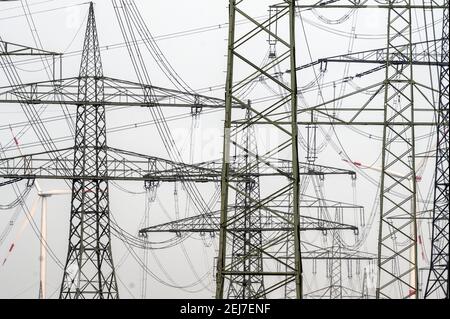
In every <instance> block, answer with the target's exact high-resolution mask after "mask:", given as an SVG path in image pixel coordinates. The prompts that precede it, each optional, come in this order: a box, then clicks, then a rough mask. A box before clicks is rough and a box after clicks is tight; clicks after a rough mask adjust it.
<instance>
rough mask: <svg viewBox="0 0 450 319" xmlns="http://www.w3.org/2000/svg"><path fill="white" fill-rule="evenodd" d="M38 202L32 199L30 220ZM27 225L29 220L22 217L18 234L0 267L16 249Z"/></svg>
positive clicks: (37, 198) (36, 199) (37, 199)
mask: <svg viewBox="0 0 450 319" xmlns="http://www.w3.org/2000/svg"><path fill="white" fill-rule="evenodd" d="M38 201H39V197H36V198H35V199H34V201H33V205H32V206H31V210H30V218H33V216H34V213H35V212H36V208H37V204H38ZM25 214H26V213H25ZM29 223H30V219H29V218H28V217H27V216H24V219H23V221H22V224H21V226H20V228H19V230H18V232H17V234H16V237H15V238H14V240H13V241H12V243H11V245H10V246H9V249H8V252H7V254H6V257H5V259H3V263H2V266H4V265H5V263H6V260H7V259H8V257H9V256H10V255H11V253H12V251H13V249H14V247H16V243H17V242H18V241H19V239H20V237H22V234H23V232H24V230H25V228H26V227H27V226H28V224H29Z"/></svg>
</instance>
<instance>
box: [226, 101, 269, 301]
mask: <svg viewBox="0 0 450 319" xmlns="http://www.w3.org/2000/svg"><path fill="white" fill-rule="evenodd" d="M250 118H251V112H250V111H249V110H247V115H246V119H247V120H249V119H250ZM241 145H242V146H243V147H244V148H245V150H244V151H242V152H241V153H242V154H241V156H240V157H239V158H238V162H237V169H239V170H241V171H242V173H243V174H244V175H248V174H258V172H259V169H258V166H257V165H254V164H255V163H254V160H252V158H251V157H250V156H249V155H248V153H252V154H258V151H257V144H256V136H255V128H254V127H253V125H251V124H248V127H247V128H246V129H245V130H244V132H243V136H242V141H241ZM236 188H237V192H236V198H235V204H236V207H235V210H234V214H235V215H234V216H235V217H238V216H243V218H237V219H236V223H233V227H234V228H236V229H239V230H237V231H235V232H232V253H231V265H232V269H233V270H234V271H242V272H243V273H242V274H237V275H233V276H230V285H229V287H228V298H229V299H252V298H254V297H255V296H259V295H261V292H262V291H264V281H263V276H262V275H260V273H261V272H262V271H263V255H262V253H261V251H260V250H257V249H254V247H261V246H262V231H261V226H262V225H261V210H259V209H256V210H251V209H250V208H251V202H250V201H249V198H254V199H256V200H258V199H259V198H260V193H259V191H260V190H259V177H256V178H253V179H251V180H245V181H242V182H238V183H236ZM247 256H248V257H247ZM243 257H244V258H243ZM252 273H254V274H252ZM247 274H248V275H247Z"/></svg>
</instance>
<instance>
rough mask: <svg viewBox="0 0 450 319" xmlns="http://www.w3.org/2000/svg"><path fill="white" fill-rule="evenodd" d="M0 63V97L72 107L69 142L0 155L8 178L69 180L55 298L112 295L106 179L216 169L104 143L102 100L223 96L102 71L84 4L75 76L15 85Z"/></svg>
mask: <svg viewBox="0 0 450 319" xmlns="http://www.w3.org/2000/svg"><path fill="white" fill-rule="evenodd" d="M6 49H7V48H6V47H4V46H2V47H1V52H3V53H5V50H6ZM9 52H10V53H13V52H11V51H9ZM14 52H15V53H17V51H14ZM6 55H7V54H3V56H2V57H1V58H2V59H3V57H4V56H6ZM9 55H12V54H9ZM9 55H8V56H9ZM2 66H3V67H4V68H5V72H6V74H7V76H8V80H9V81H10V87H7V88H2V89H1V91H2V92H1V93H0V95H1V98H0V103H7V104H9V103H18V104H20V105H21V106H22V107H23V109H24V110H25V111H26V112H33V107H34V105H39V104H50V105H54V104H65V105H67V104H72V105H76V107H77V117H76V134H75V146H74V147H71V148H66V149H56V148H54V147H52V148H50V149H46V151H44V152H40V153H36V154H26V155H20V156H16V157H13V158H9V159H2V160H1V164H0V166H2V169H0V177H2V178H7V179H12V180H13V181H16V180H18V179H24V178H27V179H35V178H44V179H48V178H50V179H70V180H72V202H71V203H72V204H71V217H70V233H69V249H68V255H67V261H66V265H65V269H64V276H63V282H62V285H61V291H60V298H101V299H103V298H118V297H119V292H118V289H117V282H116V278H115V272H114V263H113V258H112V253H111V236H110V219H109V194H108V181H109V180H114V179H115V180H129V181H161V180H162V181H172V182H173V181H179V180H183V181H202V182H205V181H210V180H213V181H217V179H218V176H220V173H217V172H216V171H212V170H209V169H203V168H198V167H195V166H192V165H191V166H189V165H185V164H183V163H174V162H171V161H166V160H163V159H159V158H155V157H151V156H145V155H142V154H136V153H132V152H129V151H121V150H117V149H113V148H110V147H108V146H107V144H106V117H105V107H106V106H107V105H130V106H144V107H154V106H155V105H159V106H168V107H189V108H191V107H192V106H193V105H194V104H195V105H196V106H198V107H216V108H220V107H222V108H223V103H222V102H221V100H219V99H214V98H209V97H205V96H200V95H198V94H191V93H186V92H180V91H176V90H170V89H164V88H158V87H153V86H150V85H146V84H141V83H133V82H129V81H122V80H117V79H112V78H107V77H105V76H104V75H103V70H102V63H101V57H100V48H99V43H98V37H97V30H96V23H95V16H94V9H93V4H92V3H91V4H90V6H89V15H88V20H87V27H86V34H85V39H84V47H83V53H82V59H81V66H80V73H79V75H78V76H77V77H73V78H65V79H58V80H53V81H45V82H38V83H28V84H22V83H21V82H20V77H19V76H18V74H17V71H16V70H15V68H14V64H13V63H5V64H2ZM27 115H28V113H27ZM36 123H39V122H36ZM36 123H34V122H32V123H31V125H32V126H34V125H37V124H36ZM47 143H48V141H47ZM39 157H40V158H39ZM10 165H12V166H10ZM188 167H190V168H188ZM186 169H187V170H186ZM191 169H192V170H191ZM188 170H191V173H192V174H193V175H191V173H189V172H187V171H188ZM189 175H190V176H189ZM211 175H212V177H211Z"/></svg>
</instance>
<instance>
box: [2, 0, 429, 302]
mask: <svg viewBox="0 0 450 319" xmlns="http://www.w3.org/2000/svg"><path fill="white" fill-rule="evenodd" d="M22 2H23V3H24V1H22ZM136 3H137V4H138V6H139V8H140V9H141V13H142V15H143V17H144V19H145V21H146V23H147V26H148V27H149V29H150V31H151V32H152V34H153V36H154V37H155V38H156V39H158V45H159V46H160V48H161V50H162V51H163V52H164V55H165V56H166V57H167V59H168V60H169V61H170V63H171V64H172V66H173V67H174V69H175V70H176V71H177V73H178V74H179V75H180V76H181V77H182V78H183V79H184V80H185V81H186V82H187V83H188V84H189V85H190V86H191V87H192V88H194V89H203V88H208V87H215V86H217V85H223V84H224V83H225V75H226V74H225V71H226V47H227V42H226V40H227V25H226V23H227V19H228V9H227V1H224V0H220V1H219V0H216V1H208V0H196V1H181V0H175V1H164V0H153V1H136ZM265 3H267V4H268V3H272V1H265ZM28 4H29V6H30V10H31V12H33V19H34V22H35V27H36V30H37V33H38V34H39V37H40V40H41V42H42V44H43V46H44V48H45V49H47V50H51V51H56V52H62V53H64V54H66V55H67V57H65V58H64V60H63V61H64V63H63V76H64V77H69V76H75V75H77V73H78V69H79V63H80V55H79V54H77V52H78V51H79V50H81V48H82V40H83V35H84V29H85V23H86V16H87V10H88V5H87V4H86V3H85V2H84V1H75V0H73V1H72V0H59V1H55V0H53V1H52V0H48V1H44V0H29V1H28ZM264 8H265V7H263V6H261V5H260V3H259V4H258V5H255V12H254V14H255V16H261V15H266V14H267V10H266V9H264ZM256 12H257V13H256ZM95 13H96V20H97V27H98V34H99V41H100V45H101V46H110V47H108V48H104V50H102V60H103V66H104V74H105V75H107V76H111V77H115V78H121V79H129V80H133V81H134V80H136V75H135V73H134V70H133V68H132V65H131V63H130V59H129V57H128V54H127V52H126V49H125V48H124V47H123V46H122V47H120V48H116V47H115V46H114V45H115V44H120V43H123V39H122V35H121V32H120V29H119V26H118V23H117V20H116V17H115V14H114V10H113V7H112V3H111V1H107V0H102V1H95ZM347 16H348V17H347ZM302 17H303V18H304V19H303V24H302V23H300V19H299V18H298V19H297V30H296V32H297V60H298V64H299V65H301V64H304V63H309V62H311V60H317V59H318V58H320V57H323V56H332V55H336V54H343V53H346V52H349V51H353V52H356V51H360V50H366V49H372V48H379V47H383V46H385V39H384V35H385V32H386V30H385V29H386V15H385V12H383V11H380V10H365V11H364V10H362V11H361V12H358V13H354V12H351V11H339V12H334V13H332V12H322V11H320V12H305V13H303V14H302ZM339 17H341V18H342V19H341V20H342V23H339V24H337V23H334V24H333V23H332V24H330V23H328V24H327V23H326V21H327V19H328V22H330V21H337V20H338V19H339ZM415 18H416V20H415V21H416V22H415V23H416V26H417V25H418V26H421V25H422V24H423V23H422V20H421V17H420V16H416V17H415ZM206 27H208V28H206ZM352 28H355V30H356V31H355V32H356V36H355V35H353V39H352ZM189 30H192V32H189V33H187V32H185V31H189ZM0 36H1V37H2V39H3V40H5V41H10V42H15V43H20V44H25V45H29V46H35V43H34V40H33V37H32V31H31V30H30V26H29V23H28V22H27V19H26V17H25V16H24V9H23V7H22V5H21V2H20V1H18V2H12V3H0ZM415 37H418V35H417V34H415ZM417 40H420V39H419V38H417ZM254 50H255V60H256V61H257V62H258V63H260V61H259V59H260V57H259V56H260V55H261V56H263V55H264V54H266V52H267V50H268V46H267V44H266V43H265V41H261V46H260V47H257V48H256V47H255V48H254ZM19 60H20V59H19ZM146 62H148V63H147V65H148V68H149V73H150V77H151V80H152V84H154V85H157V86H163V87H169V88H173V86H172V85H171V83H170V82H169V81H168V80H167V78H165V77H164V76H163V74H162V73H161V72H160V70H159V69H158V68H157V67H156V65H155V63H154V62H153V61H152V60H151V58H150V56H147V57H146ZM17 68H18V70H19V72H20V76H21V78H22V81H23V82H33V81H39V80H47V79H48V78H47V75H46V73H45V72H44V70H43V69H42V68H43V65H42V63H41V62H40V61H35V62H33V63H26V64H20V65H18V66H17ZM366 69H367V67H361V66H351V67H350V69H349V70H347V71H346V70H345V68H344V66H343V65H339V66H333V68H331V67H330V68H329V70H328V71H327V72H326V73H325V74H324V75H323V80H322V81H323V83H332V82H333V81H338V80H339V79H341V78H343V77H345V76H349V75H354V74H356V73H357V72H360V71H362V70H366ZM283 71H284V70H283ZM382 73H383V72H382ZM417 74H418V75H417V76H418V77H420V78H421V79H423V81H424V82H426V81H427V80H428V79H427V73H426V71H422V70H418V71H417ZM314 76H315V75H314V73H313V72H311V71H304V72H299V74H298V84H299V87H301V88H302V87H307V86H308V84H309V83H310V82H311V81H313V80H314ZM383 76H384V73H383V74H381V73H377V74H375V75H373V76H370V77H368V78H362V79H355V80H354V81H350V82H349V83H347V84H338V85H337V88H336V87H335V89H336V90H337V91H338V92H349V91H352V90H354V89H355V87H357V86H364V85H366V84H367V83H370V82H371V81H380V80H382V78H383ZM286 79H287V77H286ZM7 85H8V82H7V80H6V78H5V76H4V75H3V73H1V72H0V86H7ZM258 86H259V88H258V89H257V90H256V93H255V94H254V96H253V97H256V95H258V94H266V95H268V96H269V95H271V94H273V92H271V91H270V90H269V89H267V88H265V87H264V85H263V83H259V84H258ZM330 90H331V89H330ZM330 90H327V91H326V92H324V94H327V95H328V97H329V96H331V94H332V91H330ZM207 94H209V95H212V96H215V97H219V98H223V97H224V90H223V88H219V89H218V90H211V91H210V92H208V93H207ZM304 96H305V99H306V100H305V101H306V103H307V104H309V105H313V104H314V103H316V102H317V100H318V92H317V91H311V92H309V93H305V94H304ZM361 99H363V98H360V100H359V101H361ZM355 101H356V102H358V100H353V101H352V102H355ZM356 102H355V103H356ZM306 103H304V101H300V105H301V107H306V106H307V105H306ZM71 110H72V111H73V108H72V109H71ZM186 112H189V110H188V109H186V110H182V111H176V110H165V114H166V116H170V115H174V114H180V113H186ZM60 114H61V111H60V110H59V109H56V108H47V109H46V111H45V112H44V113H43V117H50V116H56V115H60ZM24 119H25V116H24V114H23V113H22V112H21V110H20V109H19V107H18V106H17V105H3V104H2V105H1V109H0V143H1V145H2V146H5V145H8V143H10V141H11V140H12V135H13V134H14V133H15V132H16V131H19V130H20V128H17V129H13V133H12V132H11V130H10V129H9V128H8V125H10V124H12V123H16V122H20V121H24ZM150 119H151V117H150V115H149V113H148V111H147V110H143V109H133V110H131V109H126V110H119V111H117V110H115V111H108V113H107V121H108V122H107V123H108V127H110V128H111V127H116V126H120V125H125V124H133V123H138V122H141V121H144V120H145V121H149V120H150ZM222 120H223V112H222V111H219V112H214V113H211V114H205V115H202V116H201V117H200V119H199V120H198V124H197V125H198V127H194V128H192V127H193V125H192V121H193V120H192V119H191V118H189V117H188V118H185V119H183V120H181V121H174V122H171V123H169V126H170V128H171V130H172V132H173V135H174V137H175V141H176V143H177V145H178V147H179V149H180V150H181V151H182V154H183V157H184V159H185V161H189V158H190V154H189V145H190V144H191V141H190V136H191V135H193V136H194V138H193V140H194V142H193V145H194V150H195V152H194V154H193V160H194V162H198V161H205V160H210V159H216V158H220V157H221V151H222V127H223V121H222ZM48 129H49V131H50V132H51V134H52V137H54V138H58V137H67V136H68V135H69V130H68V128H67V124H66V123H65V122H64V121H59V122H52V123H49V124H48ZM319 132H320V133H319V134H318V144H319V145H323V148H322V149H321V150H320V151H321V152H320V154H319V159H318V163H320V164H323V165H329V166H337V167H340V168H347V169H355V168H354V167H352V166H349V165H348V164H346V163H345V162H343V161H342V154H341V153H342V150H345V152H346V153H347V154H349V156H350V157H351V158H352V159H354V160H356V161H360V162H362V163H365V164H367V165H373V167H375V168H376V167H379V166H380V163H381V162H380V150H381V142H380V140H379V137H380V136H381V132H382V131H381V129H380V128H358V130H356V129H353V130H351V129H348V128H336V130H335V131H329V129H328V128H324V130H323V131H319ZM257 133H258V138H259V140H258V141H259V142H261V143H267V142H268V139H270V138H276V137H273V136H268V135H267V132H265V131H264V129H259V128H258V129H257ZM300 133H301V134H302V136H305V129H304V128H300ZM427 134H428V135H429V134H430V131H429V129H422V130H421V131H420V132H418V135H419V136H425V137H424V138H423V139H421V140H420V141H419V142H418V146H417V147H418V150H419V152H422V151H425V150H427V149H428V148H430V145H433V144H434V141H433V138H428V137H427V136H426V135H427ZM336 137H337V138H336ZM377 137H378V138H377ZM36 140H37V139H36V136H35V135H34V134H33V133H32V131H31V130H30V131H29V132H28V133H27V134H25V135H24V136H23V137H22V138H21V139H20V141H19V142H20V143H21V144H23V145H26V144H27V143H31V142H35V141H36ZM108 144H109V145H110V146H114V147H117V148H122V149H130V150H132V151H136V152H139V153H144V154H149V155H154V156H160V157H163V158H168V155H167V153H166V152H165V150H164V148H163V144H162V142H161V139H160V138H159V136H158V133H157V130H156V129H155V127H153V126H145V127H141V128H136V129H132V130H127V131H123V132H120V133H111V134H109V135H108ZM58 145H59V146H61V147H64V146H71V145H73V141H71V140H70V139H69V140H66V141H64V142H61V143H58ZM39 149H40V148H39V147H29V148H24V150H23V153H27V152H32V151H36V150H39ZM6 154H8V155H9V156H12V155H17V154H18V151H17V149H16V148H14V147H10V149H9V150H8V151H7V152H6ZM304 158H305V153H304V150H303V148H301V159H302V161H303V160H304ZM432 171H433V163H432V161H428V162H424V166H423V169H422V171H421V174H422V175H423V181H422V182H421V183H420V184H419V187H420V189H421V196H422V198H424V199H426V198H427V194H428V192H429V189H430V182H431V178H432ZM358 173H361V175H360V176H359V177H358V179H357V180H356V181H353V182H352V181H351V180H350V178H349V177H347V176H345V177H330V178H329V179H327V180H326V181H325V182H324V185H323V190H324V192H325V194H326V195H325V196H326V197H327V198H329V199H333V200H340V201H345V202H349V203H356V204H359V205H363V206H364V207H365V216H366V222H367V223H369V222H372V223H373V225H372V227H371V228H369V227H368V228H367V230H369V229H372V230H371V231H370V232H369V234H368V235H367V240H366V243H365V244H364V245H363V246H362V247H360V248H361V249H362V250H367V251H370V252H372V253H375V252H376V249H375V248H376V246H375V245H376V235H377V233H376V232H377V221H378V218H377V216H376V215H375V214H374V213H373V212H375V211H376V209H377V206H376V199H377V197H376V191H377V187H376V185H374V183H376V182H377V181H378V180H379V172H378V171H377V170H370V169H367V170H364V171H363V172H358ZM374 181H375V182H374ZM40 185H41V187H42V188H43V189H44V190H50V189H68V187H67V185H66V184H65V183H63V182H51V181H40ZM18 186H19V189H23V188H24V185H23V183H22V184H18ZM216 186H217V185H212V184H210V185H199V189H200V190H201V191H202V193H203V194H204V195H205V198H207V199H209V197H210V196H211V195H212V194H213V193H214V191H215V189H216V188H215V187H216ZM305 187H306V186H305ZM178 188H181V186H180V185H178ZM110 189H111V199H110V201H111V212H112V215H113V216H114V218H115V219H116V220H117V222H118V224H119V225H121V227H122V228H124V229H125V230H127V231H128V232H130V233H132V234H137V230H138V229H139V228H140V227H139V225H140V223H141V221H142V218H143V215H144V212H145V194H144V193H143V185H141V184H139V183H121V184H120V186H119V187H118V186H117V185H114V184H112V185H110ZM306 189H307V192H308V193H309V194H310V195H314V187H313V185H312V184H311V183H310V184H309V187H307V188H306ZM124 190H126V191H124ZM173 192H174V185H173V184H167V185H162V186H161V187H160V188H159V189H158V193H157V200H156V201H155V202H153V203H152V204H151V208H150V224H157V223H161V222H166V221H169V220H171V219H175V217H176V216H175V214H174V209H175V208H174V196H173ZM13 198H15V195H14V192H13V189H12V187H11V186H7V187H3V188H2V189H0V204H6V203H7V202H8V201H10V200H12V199H13ZM36 199H37V195H36V191H35V190H32V191H31V193H30V194H29V196H28V198H27V201H26V202H27V206H28V208H31V206H32V203H33V201H34V200H36ZM69 204H70V196H69V195H62V196H58V198H56V197H55V198H53V197H52V198H49V200H48V243H49V246H50V248H51V249H52V251H53V252H54V255H55V256H56V257H57V258H58V259H59V260H60V261H61V262H62V263H64V260H65V258H66V252H67V251H66V250H67V243H66V241H67V237H68V226H69V225H68V218H69ZM427 205H428V206H427ZM180 207H181V209H180V211H181V216H185V215H193V214H194V213H195V212H194V210H193V209H192V208H189V207H188V208H186V195H185V193H184V192H183V190H182V189H181V196H180ZM421 207H422V208H430V207H429V204H421ZM214 209H218V206H217V205H216V206H215V207H214ZM39 212H40V210H39V209H38V210H37V212H36V215H35V216H34V220H35V222H36V225H39V221H40V218H39ZM370 217H371V218H370ZM355 219H357V218H355V215H353V214H352V216H349V217H346V220H345V221H346V222H349V223H357V220H355ZM11 220H12V221H14V222H13V224H14V225H10V224H11V222H10V221H11ZM25 220H26V218H25V215H24V213H23V211H22V210H21V209H19V210H17V212H15V210H6V211H5V210H0V234H1V233H2V232H5V231H8V229H10V232H9V235H8V236H7V237H6V238H5V239H4V241H3V242H1V245H0V262H3V258H4V257H5V256H7V255H8V249H9V248H10V244H11V243H12V242H14V243H15V247H14V250H13V251H12V253H11V254H10V255H8V260H7V262H6V263H5V265H3V266H1V265H0V298H36V297H37V294H38V283H39V242H38V240H37V237H36V230H34V231H33V228H32V227H30V225H28V226H26V227H25V228H24V231H23V233H21V232H20V228H21V225H23V224H24V223H25V222H24V221H25ZM423 232H424V233H423V235H424V238H428V237H429V234H428V232H429V229H428V227H427V225H424V226H423ZM304 236H305V237H304V238H305V239H308V240H310V241H312V242H319V243H320V242H322V243H323V242H324V241H325V240H326V238H327V237H326V236H322V235H321V234H318V233H307V234H306V233H305V235H304ZM321 236H322V237H321ZM17 237H18V238H17ZM171 237H173V236H172V235H160V236H155V237H154V240H155V241H158V240H165V239H168V238H171ZM347 239H348V241H349V243H352V242H353V241H354V238H353V235H351V234H350V235H349V236H348V238H347ZM327 240H330V239H329V236H328V239H327ZM216 248H217V238H210V236H209V235H205V237H200V236H199V235H193V236H192V238H189V239H186V240H185V241H183V244H182V245H181V246H180V245H179V246H176V247H172V248H168V249H158V250H151V251H150V252H149V256H150V261H149V266H148V268H149V269H150V270H151V271H152V273H154V274H155V277H157V278H158V280H156V279H155V278H152V277H151V276H150V275H149V276H148V291H147V294H146V297H147V298H210V297H212V296H213V294H214V293H213V292H214V277H213V275H214V273H213V272H214V267H215V259H214V258H215V256H216V250H215V249H216ZM420 249H428V247H425V248H420ZM136 253H137V254H138V255H139V256H140V257H141V258H142V256H143V252H142V251H139V250H136ZM113 255H114V258H115V263H116V266H117V275H118V280H119V282H118V283H119V289H120V294H121V297H125V298H133V297H136V298H139V297H140V295H141V281H142V270H141V268H140V267H139V265H138V264H137V263H136V261H135V260H134V259H133V258H132V257H131V256H129V254H128V253H127V249H126V248H125V247H124V245H123V244H122V243H121V242H120V241H119V240H117V239H116V238H114V239H113ZM48 262H49V271H48V292H49V295H50V297H51V298H57V297H58V292H59V285H60V282H61V278H62V269H61V268H60V267H58V266H57V264H56V263H55V261H54V260H52V259H50V258H49V261H48ZM420 263H421V265H425V263H426V260H422V259H420ZM308 267H309V266H308V265H306V269H307V270H306V271H308V272H309V273H308V274H309V275H308V276H306V277H305V280H306V284H307V285H306V290H307V291H311V290H313V289H314V288H316V289H317V288H319V287H321V286H323V285H324V282H323V278H322V279H320V278H317V275H314V274H312V272H311V270H310V268H308ZM319 267H322V269H323V270H324V269H325V264H324V263H323V264H320V265H319ZM199 279H200V280H199ZM352 280H353V281H349V283H348V284H349V285H355V289H360V285H361V280H362V277H361V276H360V277H359V279H358V278H357V279H352ZM199 281H200V284H198V283H197V284H195V285H193V287H189V288H184V289H180V288H177V286H191V284H192V283H196V282H199Z"/></svg>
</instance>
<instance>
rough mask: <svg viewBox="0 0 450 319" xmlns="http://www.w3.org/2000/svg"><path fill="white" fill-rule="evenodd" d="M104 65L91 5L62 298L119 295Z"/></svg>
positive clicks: (80, 80)
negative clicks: (107, 141)
mask: <svg viewBox="0 0 450 319" xmlns="http://www.w3.org/2000/svg"><path fill="white" fill-rule="evenodd" d="M102 77H103V66H102V61H101V57H100V47H99V43H98V37H97V27H96V23H95V16H94V7H93V4H92V3H91V4H90V6H89V16H88V20H87V27H86V34H85V38H84V47H83V52H82V55H81V66H80V73H79V80H78V100H80V101H82V102H85V104H82V105H77V113H76V122H75V148H74V159H73V162H74V166H73V172H74V176H92V179H79V178H76V177H75V178H74V179H73V180H72V203H71V212H70V230H69V248H68V253H67V259H66V265H65V269H64V276H63V282H62V286H61V292H60V298H64V299H78V298H94V299H97V298H100V299H103V298H104V299H116V298H119V290H118V287H117V281H116V276H115V269H114V262H113V257H112V250H111V232H110V216H109V213H110V211H109V187H108V180H105V179H104V178H105V177H107V176H108V166H107V163H106V160H107V148H106V117H105V105H104V104H102V101H103V100H104V83H103V78H102Z"/></svg>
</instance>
